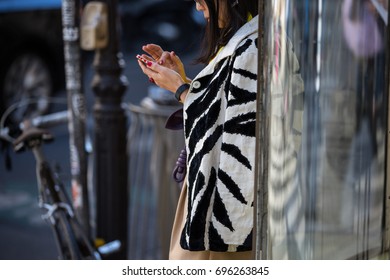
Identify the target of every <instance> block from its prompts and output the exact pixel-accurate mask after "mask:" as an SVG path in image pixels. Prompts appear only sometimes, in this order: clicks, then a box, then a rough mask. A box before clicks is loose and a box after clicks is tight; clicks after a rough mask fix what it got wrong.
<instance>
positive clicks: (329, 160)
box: [264, 0, 388, 259]
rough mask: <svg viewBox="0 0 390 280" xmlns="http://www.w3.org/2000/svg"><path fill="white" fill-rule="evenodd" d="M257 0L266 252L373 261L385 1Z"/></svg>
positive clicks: (378, 212) (379, 223) (381, 164)
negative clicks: (260, 7)
mask: <svg viewBox="0 0 390 280" xmlns="http://www.w3.org/2000/svg"><path fill="white" fill-rule="evenodd" d="M265 2H266V8H265V15H266V21H265V29H266V30H265V37H266V39H265V44H266V68H265V69H266V71H265V72H264V73H266V75H265V76H266V77H265V81H266V82H265V85H264V86H265V93H266V97H265V98H266V101H265V102H266V112H267V113H266V114H267V120H268V121H269V128H268V131H267V132H268V133H269V143H270V144H269V149H268V172H269V173H268V182H267V187H268V211H269V212H268V223H269V231H268V233H269V235H268V244H269V246H268V250H269V258H270V259H350V258H352V259H355V258H357V259H362V258H363V259H368V258H376V257H377V256H378V255H380V254H381V253H382V238H383V236H382V235H383V229H384V224H383V220H384V219H383V218H384V217H383V213H384V212H383V211H384V193H385V192H384V191H385V135H386V127H385V123H386V122H385V118H386V106H385V105H386V104H387V96H386V95H385V92H386V91H385V61H386V58H385V55H386V53H385V50H386V48H385V42H386V38H385V34H386V32H385V31H386V28H387V20H386V19H387V2H388V1H379V0H377V1H371V0H327V1H325V0H295V1H294V0H290V1H287V0H280V1H278V0H273V1H265ZM385 2H386V3H385Z"/></svg>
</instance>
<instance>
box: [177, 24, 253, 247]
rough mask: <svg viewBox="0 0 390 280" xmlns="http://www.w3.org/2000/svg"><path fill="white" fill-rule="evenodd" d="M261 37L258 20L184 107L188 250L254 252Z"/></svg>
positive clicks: (206, 72) (212, 66) (208, 70)
mask: <svg viewBox="0 0 390 280" xmlns="http://www.w3.org/2000/svg"><path fill="white" fill-rule="evenodd" d="M257 32H258V17H255V18H253V19H252V20H251V21H250V22H248V23H247V24H245V25H244V26H243V27H242V28H241V29H240V30H239V31H238V32H237V33H236V34H235V35H234V37H233V38H232V39H231V40H230V41H229V42H228V44H227V45H226V46H225V47H224V48H223V49H222V50H221V51H220V52H219V53H218V54H217V56H216V57H215V58H214V59H213V60H212V61H211V62H210V63H209V64H208V65H207V66H206V67H205V68H204V69H203V70H202V71H201V72H200V73H199V74H198V75H197V77H196V78H195V79H194V80H193V81H192V83H191V87H190V90H189V92H188V94H187V97H186V100H185V102H184V108H183V109H184V136H185V143H186V151H187V177H186V180H187V181H186V183H187V186H188V215H187V219H186V225H185V227H184V229H183V232H182V236H181V246H182V247H183V248H184V249H187V250H191V251H201V250H211V251H219V252H236V251H248V250H251V246H252V245H251V243H252V228H253V199H254V198H253V196H254V194H253V193H254V191H253V186H254V173H253V172H254V155H255V143H256V139H255V124H256V92H257V60H258V59H257V57H258V49H257Z"/></svg>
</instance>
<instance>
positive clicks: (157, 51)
mask: <svg viewBox="0 0 390 280" xmlns="http://www.w3.org/2000/svg"><path fill="white" fill-rule="evenodd" d="M142 50H143V51H144V52H146V53H147V54H148V55H142V56H143V57H144V58H146V59H148V60H149V61H154V62H157V63H158V64H160V65H164V66H165V67H167V68H169V69H171V70H173V71H175V72H177V73H179V75H180V76H181V77H182V79H183V80H184V81H186V82H190V80H189V79H188V78H187V76H186V73H185V69H184V65H183V62H182V61H181V60H180V58H179V57H178V56H177V55H176V54H175V52H173V51H172V52H168V51H164V50H163V49H162V48H161V47H160V46H159V45H155V44H147V45H145V46H143V47H142Z"/></svg>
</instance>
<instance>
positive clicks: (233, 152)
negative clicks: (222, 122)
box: [222, 143, 252, 170]
mask: <svg viewBox="0 0 390 280" xmlns="http://www.w3.org/2000/svg"><path fill="white" fill-rule="evenodd" d="M222 151H223V152H225V153H227V154H229V155H230V156H232V157H234V158H235V159H236V160H237V161H238V162H240V163H241V164H243V165H244V166H245V167H246V168H248V169H249V170H252V166H251V164H250V162H249V160H248V158H247V157H246V156H244V155H243V154H242V153H241V150H240V149H239V148H238V147H237V146H236V145H233V144H227V143H222Z"/></svg>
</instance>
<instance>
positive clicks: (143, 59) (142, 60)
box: [136, 54, 149, 64]
mask: <svg viewBox="0 0 390 280" xmlns="http://www.w3.org/2000/svg"><path fill="white" fill-rule="evenodd" d="M136 57H137V59H138V60H139V61H141V62H142V63H143V64H147V63H148V62H149V60H147V59H145V58H144V57H142V56H140V55H139V54H137V56H136Z"/></svg>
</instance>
